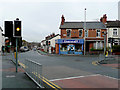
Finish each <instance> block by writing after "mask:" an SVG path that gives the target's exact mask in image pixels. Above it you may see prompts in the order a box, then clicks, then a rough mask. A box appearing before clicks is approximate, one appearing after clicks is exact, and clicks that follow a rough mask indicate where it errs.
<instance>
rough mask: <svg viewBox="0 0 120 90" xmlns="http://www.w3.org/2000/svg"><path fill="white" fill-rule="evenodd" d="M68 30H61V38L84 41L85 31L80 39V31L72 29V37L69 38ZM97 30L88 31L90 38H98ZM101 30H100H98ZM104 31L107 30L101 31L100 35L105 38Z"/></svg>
mask: <svg viewBox="0 0 120 90" xmlns="http://www.w3.org/2000/svg"><path fill="white" fill-rule="evenodd" d="M66 30H67V29H61V38H66V39H69V38H79V39H82V38H83V37H84V30H83V32H82V37H79V29H71V37H67V31H66ZM96 30H97V29H89V30H88V37H96ZM98 30H99V29H98ZM103 31H106V29H100V35H101V37H104V36H103V33H102V32H103Z"/></svg>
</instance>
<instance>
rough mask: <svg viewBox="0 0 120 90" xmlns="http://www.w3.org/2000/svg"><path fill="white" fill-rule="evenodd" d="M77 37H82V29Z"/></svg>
mask: <svg viewBox="0 0 120 90" xmlns="http://www.w3.org/2000/svg"><path fill="white" fill-rule="evenodd" d="M79 37H82V29H80V30H79Z"/></svg>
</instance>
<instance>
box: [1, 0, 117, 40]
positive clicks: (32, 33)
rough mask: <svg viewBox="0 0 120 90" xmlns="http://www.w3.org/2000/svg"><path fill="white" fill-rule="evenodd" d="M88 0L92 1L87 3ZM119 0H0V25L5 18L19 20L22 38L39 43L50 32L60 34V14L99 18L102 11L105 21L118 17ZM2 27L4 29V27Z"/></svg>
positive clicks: (69, 17)
mask: <svg viewBox="0 0 120 90" xmlns="http://www.w3.org/2000/svg"><path fill="white" fill-rule="evenodd" d="M90 1H91V2H90ZM118 1H119V0H59V1H58V0H0V26H1V27H4V23H3V22H4V21H5V20H15V19H16V18H17V17H18V18H19V19H20V20H22V37H23V39H25V40H27V41H35V42H36V41H37V42H40V41H41V40H43V39H44V38H45V36H47V35H49V34H51V33H53V32H54V33H56V34H58V33H60V30H59V26H60V22H61V16H62V14H63V15H64V16H65V20H66V21H83V20H84V8H87V21H98V20H99V19H100V17H101V16H103V14H107V17H108V20H116V19H118ZM3 29H4V28H3Z"/></svg>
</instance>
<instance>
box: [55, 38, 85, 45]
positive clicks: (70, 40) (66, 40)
mask: <svg viewBox="0 0 120 90" xmlns="http://www.w3.org/2000/svg"><path fill="white" fill-rule="evenodd" d="M55 43H59V44H60V43H79V44H83V43H84V39H58V40H56V41H55Z"/></svg>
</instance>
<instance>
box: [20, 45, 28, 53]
mask: <svg viewBox="0 0 120 90" xmlns="http://www.w3.org/2000/svg"><path fill="white" fill-rule="evenodd" d="M20 51H21V52H26V51H29V49H28V47H26V46H22V47H21V48H20Z"/></svg>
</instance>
